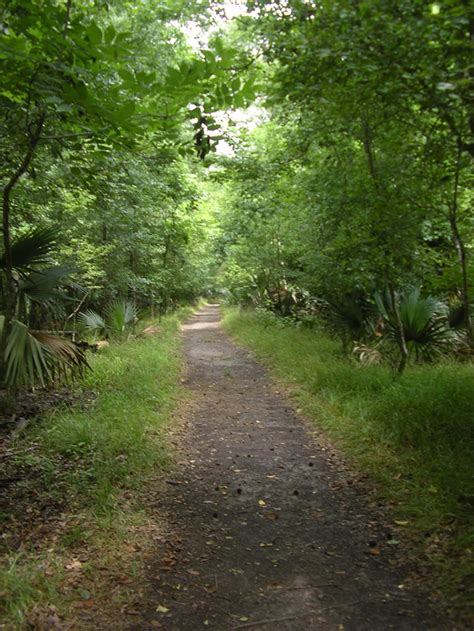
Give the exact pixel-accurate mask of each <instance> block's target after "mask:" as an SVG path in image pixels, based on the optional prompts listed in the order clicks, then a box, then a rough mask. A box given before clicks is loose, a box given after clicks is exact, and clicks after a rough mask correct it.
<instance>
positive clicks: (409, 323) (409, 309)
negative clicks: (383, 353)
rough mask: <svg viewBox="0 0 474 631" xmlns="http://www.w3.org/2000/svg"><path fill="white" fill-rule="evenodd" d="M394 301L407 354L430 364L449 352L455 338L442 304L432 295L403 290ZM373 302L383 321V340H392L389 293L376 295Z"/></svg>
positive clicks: (393, 322)
mask: <svg viewBox="0 0 474 631" xmlns="http://www.w3.org/2000/svg"><path fill="white" fill-rule="evenodd" d="M395 299H396V300H397V302H398V309H399V314H400V320H401V323H402V326H403V333H404V336H405V342H406V345H407V348H408V350H409V351H410V352H412V353H415V355H416V357H417V358H419V357H421V358H423V359H425V360H427V361H432V360H433V359H435V358H436V356H438V355H442V354H445V353H447V352H448V351H450V350H452V349H453V347H454V346H455V345H456V343H457V342H458V340H459V338H458V335H457V334H456V333H455V332H454V331H452V330H451V329H450V327H449V322H448V308H447V306H446V305H445V304H444V303H443V302H441V301H440V300H438V299H436V298H434V297H433V296H426V297H422V296H421V293H420V290H419V289H418V288H410V289H407V290H406V291H405V292H403V293H401V294H400V295H396V298H395ZM375 301H376V304H377V307H378V309H379V312H380V315H381V316H382V318H383V320H384V325H385V335H386V337H388V338H389V339H391V340H396V339H397V336H398V327H397V322H396V314H395V305H394V304H393V300H392V298H391V296H390V294H389V292H386V293H385V294H377V295H376V296H375Z"/></svg>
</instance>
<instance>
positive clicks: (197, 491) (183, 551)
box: [124, 305, 462, 631]
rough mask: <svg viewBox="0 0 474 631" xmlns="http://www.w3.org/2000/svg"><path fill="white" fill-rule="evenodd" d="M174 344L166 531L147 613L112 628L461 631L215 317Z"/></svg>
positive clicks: (210, 312) (360, 494) (347, 475)
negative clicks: (174, 452) (175, 398)
mask: <svg viewBox="0 0 474 631" xmlns="http://www.w3.org/2000/svg"><path fill="white" fill-rule="evenodd" d="M183 333H184V351H185V358H186V362H187V368H186V374H185V380H184V385H185V387H186V388H187V389H188V390H189V391H190V393H191V397H190V401H188V402H187V403H186V404H185V409H184V410H183V416H184V420H183V423H184V427H182V430H183V431H182V432H181V433H180V439H179V447H178V450H179V451H178V458H177V464H176V466H175V468H174V469H173V472H172V475H171V479H168V480H166V483H164V484H163V486H164V487H165V488H163V489H161V490H160V492H159V493H156V494H153V496H154V497H155V498H156V499H155V500H153V504H154V506H153V509H154V510H155V511H156V512H157V513H159V514H160V515H161V517H162V523H163V524H165V525H166V526H165V528H166V530H167V532H165V533H163V537H161V542H160V543H158V544H157V549H156V550H155V555H156V557H155V559H154V560H153V561H151V562H150V563H149V581H150V584H149V586H148V588H147V592H148V593H147V595H146V598H145V600H147V601H148V603H149V604H148V606H146V605H145V606H144V608H142V609H141V611H140V613H138V612H137V614H138V615H136V616H134V618H135V619H134V622H133V624H130V625H127V624H125V627H124V628H127V629H133V630H136V631H144V630H146V629H150V630H151V629H166V630H173V631H187V630H191V629H199V628H203V629H205V628H213V629H219V630H222V631H224V630H225V631H227V630H230V629H255V630H257V631H258V630H259V629H262V630H265V631H266V630H267V629H272V630H276V631H283V630H287V629H291V630H300V629H301V630H303V629H320V628H321V629H337V630H344V631H348V630H350V629H354V630H357V631H360V630H363V629H370V630H378V629H380V630H385V629H397V630H398V631H400V630H403V629H413V630H415V629H416V630H421V629H423V630H426V629H440V630H441V629H456V628H462V627H457V626H456V625H455V624H454V623H451V622H449V621H448V620H447V618H445V617H443V615H442V614H440V612H439V611H437V610H436V608H435V604H434V603H433V602H432V601H431V599H430V595H429V591H428V588H427V587H426V584H427V582H428V581H426V577H423V576H422V575H421V574H420V571H419V570H418V569H417V568H416V567H415V565H414V564H413V563H412V562H411V561H410V554H409V551H408V550H406V549H404V548H403V545H391V542H394V536H393V534H392V531H393V528H392V526H393V524H391V518H390V516H389V514H388V513H387V511H386V510H385V508H384V507H383V506H380V505H379V503H378V502H377V501H376V498H375V495H374V494H373V492H372V489H371V487H370V484H368V482H367V481H364V479H363V478H362V477H361V476H360V475H358V474H356V473H354V472H353V471H351V469H350V467H349V466H348V465H347V464H346V463H345V462H344V460H343V459H342V458H341V457H340V455H338V454H337V453H336V452H335V451H334V449H333V448H332V447H331V446H330V444H328V442H327V441H326V440H325V439H324V437H322V436H320V435H318V434H317V433H315V430H314V428H313V427H312V426H311V425H310V424H309V423H308V422H307V421H306V420H305V419H304V418H303V417H302V416H301V414H300V413H299V411H298V410H295V409H294V408H293V406H292V404H291V403H290V402H289V401H288V399H287V398H286V397H285V395H284V394H282V393H281V392H280V391H279V390H278V387H277V386H275V385H272V383H271V381H270V379H269V377H268V375H267V372H266V370H265V369H264V368H263V367H262V366H261V365H259V364H258V363H257V362H256V361H255V360H254V359H253V357H252V355H251V354H250V353H249V352H248V351H247V350H245V349H242V348H239V347H237V346H236V345H234V344H233V343H232V342H231V341H230V340H229V338H228V337H227V336H226V334H225V333H224V332H223V330H222V329H221V327H220V315H219V308H218V307H217V306H213V305H211V306H207V307H205V308H203V309H201V310H200V311H199V312H198V313H196V314H195V315H194V316H193V317H192V318H191V319H190V320H189V321H188V322H187V323H186V324H185V325H184V326H183ZM395 543H397V544H399V543H400V542H398V541H395Z"/></svg>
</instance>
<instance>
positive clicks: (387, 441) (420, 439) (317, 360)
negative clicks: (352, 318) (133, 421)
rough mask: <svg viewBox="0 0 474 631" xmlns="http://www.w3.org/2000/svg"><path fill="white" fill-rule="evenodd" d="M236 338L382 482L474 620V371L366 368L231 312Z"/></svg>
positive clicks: (317, 341)
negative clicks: (395, 371)
mask: <svg viewBox="0 0 474 631" xmlns="http://www.w3.org/2000/svg"><path fill="white" fill-rule="evenodd" d="M224 326H225V327H226V329H227V330H228V331H229V332H230V333H231V334H232V335H233V336H234V337H235V338H236V339H237V341H239V342H241V343H243V344H245V345H248V346H250V347H251V348H252V349H253V350H254V351H255V352H256V353H257V355H258V356H259V357H260V358H261V359H263V360H264V361H265V362H266V363H268V364H269V365H270V366H271V367H272V368H273V369H274V370H275V372H276V375H277V376H278V377H279V378H280V379H282V380H283V381H284V382H285V383H286V384H287V385H290V387H291V389H292V392H293V393H294V395H295V396H296V397H297V399H298V404H299V405H300V406H301V407H302V409H303V410H304V411H305V412H306V413H307V414H308V416H310V417H311V418H312V419H314V421H315V423H316V424H317V426H318V427H319V428H321V429H323V430H324V431H325V432H326V433H327V434H328V435H329V436H331V438H332V439H333V440H334V441H335V443H336V444H337V445H338V446H339V447H341V448H342V449H343V451H344V452H345V453H346V454H347V455H348V456H349V457H350V458H351V459H352V461H353V463H354V464H355V465H356V466H357V468H358V469H359V470H363V471H365V472H367V473H368V474H370V476H371V477H372V478H373V479H374V480H376V482H377V486H378V489H379V491H380V494H381V495H382V497H384V498H385V500H386V501H387V502H390V503H391V504H392V506H393V512H394V520H397V521H398V522H399V523H400V524H401V526H400V528H399V530H400V537H399V538H405V539H410V540H411V541H412V542H414V544H415V549H416V550H418V551H419V552H420V556H421V558H422V559H424V561H425V562H427V563H428V564H429V566H430V567H431V569H432V570H433V569H434V574H435V576H436V577H437V581H438V585H439V586H440V588H441V589H442V591H443V592H444V594H446V595H447V597H448V598H449V602H450V604H451V605H452V607H453V608H455V609H457V610H458V611H460V612H461V614H462V615H465V616H466V617H467V618H468V619H471V620H472V616H474V469H473V463H474V367H473V366H472V365H460V364H454V363H446V364H440V365H425V366H420V367H415V368H410V369H409V370H407V371H406V373H405V374H404V375H403V376H402V377H401V378H398V379H394V377H393V375H392V373H391V371H390V370H389V369H388V368H385V367H380V366H369V367H360V366H359V365H358V364H357V363H356V362H355V361H353V360H352V359H351V358H348V357H345V356H343V355H342V353H341V350H340V345H339V343H338V342H336V341H334V340H332V339H330V338H329V337H328V336H327V335H326V334H325V333H324V332H317V331H313V330H308V329H296V328H292V327H282V326H279V325H278V323H276V322H272V321H271V320H270V321H269V320H268V319H266V320H262V319H259V316H258V315H256V314H255V313H252V312H246V311H237V310H235V309H229V310H228V311H227V313H226V317H225V320H224Z"/></svg>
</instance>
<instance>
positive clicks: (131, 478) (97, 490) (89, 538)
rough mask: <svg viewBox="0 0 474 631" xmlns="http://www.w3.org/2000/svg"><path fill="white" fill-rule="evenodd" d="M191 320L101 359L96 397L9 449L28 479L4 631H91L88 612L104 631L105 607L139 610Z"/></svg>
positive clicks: (18, 497) (92, 379)
mask: <svg viewBox="0 0 474 631" xmlns="http://www.w3.org/2000/svg"><path fill="white" fill-rule="evenodd" d="M190 312H191V310H181V311H180V312H179V313H178V314H177V315H174V316H169V317H166V318H164V319H163V321H162V322H161V324H160V328H159V332H158V333H157V334H156V335H153V336H147V337H146V338H144V339H135V340H133V341H130V342H127V343H125V344H117V345H112V346H111V347H109V348H107V349H106V350H105V351H104V352H103V353H101V354H99V355H95V356H92V358H91V364H92V368H93V371H92V372H89V373H88V374H87V375H85V377H84V379H83V382H82V384H81V386H80V387H81V388H82V389H83V391H84V397H85V398H86V399H87V398H89V399H92V400H90V401H86V402H85V405H83V406H76V407H73V408H69V409H68V408H63V409H61V410H57V411H55V412H54V413H51V414H49V415H48V416H47V417H46V418H44V419H42V420H41V421H40V422H38V423H35V425H34V426H33V428H32V429H31V430H27V431H26V432H25V433H24V434H23V435H21V437H19V438H17V439H16V440H13V441H12V442H11V443H10V444H9V445H8V450H9V452H10V453H11V454H13V456H12V458H13V460H14V466H15V467H16V469H15V474H16V475H18V478H19V481H18V482H16V483H15V485H14V487H13V488H12V489H11V492H10V494H9V495H10V497H9V504H7V506H6V508H5V509H3V510H4V512H3V513H2V519H3V525H4V532H5V533H6V534H5V537H4V543H5V544H6V553H5V554H4V555H3V557H2V566H1V569H0V580H1V583H2V584H1V586H0V592H1V596H2V600H3V609H2V611H1V614H2V622H4V623H5V625H6V626H5V627H3V626H2V628H12V629H22V628H24V627H26V626H27V624H29V625H30V627H29V628H31V627H33V628H49V627H48V626H47V625H48V624H49V623H48V620H50V621H51V620H53V622H54V620H55V619H56V618H57V619H58V620H59V619H61V618H62V617H63V616H65V617H66V618H67V619H68V620H69V619H75V617H77V616H79V618H80V620H81V622H80V624H79V626H80V628H87V619H88V614H87V611H89V612H90V615H89V618H91V620H92V622H91V625H92V626H94V625H93V623H94V618H95V621H96V626H97V619H96V616H95V614H94V615H92V612H94V609H95V608H96V607H99V608H101V607H103V603H104V599H106V600H108V601H109V602H110V603H113V605H114V606H115V608H116V609H117V610H118V612H119V613H120V607H121V606H122V607H126V606H128V605H127V602H128V601H127V598H128V596H129V592H130V593H132V590H131V587H130V583H131V582H132V579H133V576H134V575H137V574H139V572H140V564H141V563H142V561H143V558H142V557H143V555H142V554H141V552H142V548H143V541H144V539H146V538H149V537H150V536H152V535H153V531H154V530H155V529H156V527H157V525H156V524H155V523H153V519H152V518H151V517H150V515H148V514H147V511H146V502H143V501H142V500H143V499H144V491H143V487H144V483H145V482H146V479H147V478H148V477H149V476H151V475H153V474H156V473H157V471H158V472H159V471H160V470H161V469H162V468H163V467H164V466H166V462H167V459H168V457H169V452H168V447H167V441H166V439H165V430H166V428H167V426H168V424H169V420H170V416H171V412H172V410H173V409H174V406H175V404H176V400H177V396H178V394H179V385H178V384H179V374H180V368H181V356H180V344H179V337H178V330H179V320H180V319H182V318H183V317H185V316H186V315H188V314H189V313H190ZM111 585H113V589H111ZM136 588H137V586H136V585H135V586H134V589H135V590H136ZM0 626H1V625H0Z"/></svg>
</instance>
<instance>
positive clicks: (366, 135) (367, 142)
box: [362, 115, 408, 375]
mask: <svg viewBox="0 0 474 631" xmlns="http://www.w3.org/2000/svg"><path fill="white" fill-rule="evenodd" d="M362 132H363V134H362V141H363V145H364V151H365V155H366V158H367V165H368V168H369V173H370V176H371V178H372V181H373V184H374V188H375V192H376V193H377V194H378V195H379V196H380V197H381V196H382V195H383V192H384V191H383V186H382V183H381V181H380V178H379V175H378V173H377V166H376V162H375V155H374V150H373V141H372V133H371V130H370V126H369V122H368V120H367V117H366V116H365V115H364V117H363V119H362ZM390 276H391V274H390ZM389 292H390V298H391V300H392V307H393V313H394V315H395V324H396V327H397V343H398V347H399V349H400V361H399V364H398V369H397V370H398V374H400V375H401V374H402V372H403V371H404V370H405V367H406V365H407V362H408V348H407V344H406V339H405V331H404V329H403V322H402V319H401V317H400V310H399V308H398V302H397V296H396V293H395V289H394V287H393V284H392V283H391V282H390V283H389Z"/></svg>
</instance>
